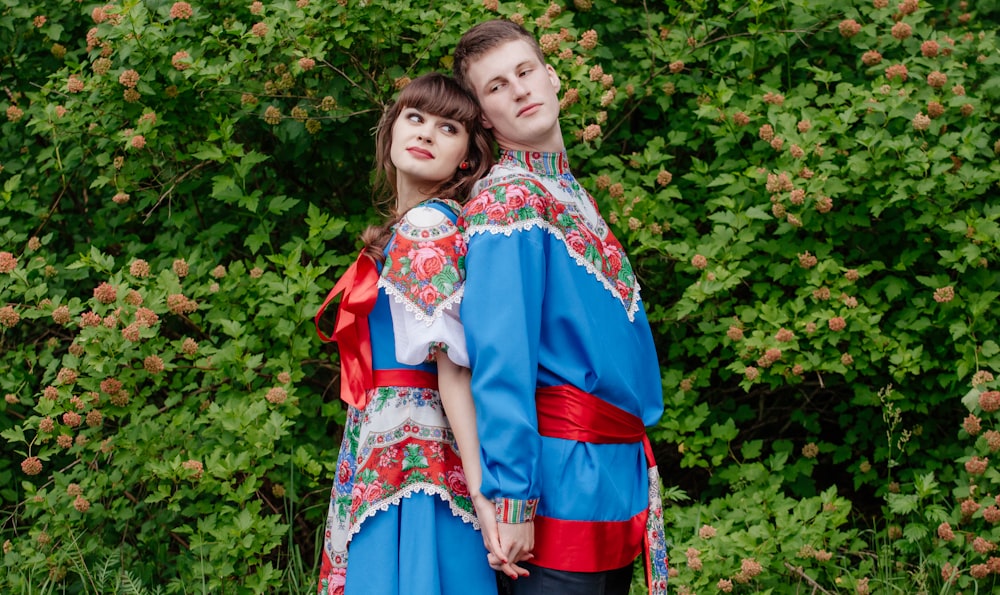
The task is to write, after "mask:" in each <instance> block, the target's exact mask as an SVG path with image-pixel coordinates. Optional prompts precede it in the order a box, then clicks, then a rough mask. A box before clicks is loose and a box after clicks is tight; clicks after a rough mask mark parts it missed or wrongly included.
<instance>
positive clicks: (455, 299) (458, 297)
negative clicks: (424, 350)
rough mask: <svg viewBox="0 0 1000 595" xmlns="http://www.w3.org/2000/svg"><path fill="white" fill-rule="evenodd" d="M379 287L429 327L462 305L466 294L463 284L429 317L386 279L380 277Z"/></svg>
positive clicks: (436, 307) (435, 308)
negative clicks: (446, 311) (447, 312)
mask: <svg viewBox="0 0 1000 595" xmlns="http://www.w3.org/2000/svg"><path fill="white" fill-rule="evenodd" d="M378 286H379V288H381V289H384V290H385V293H386V295H388V296H389V297H391V298H392V299H393V300H395V302H396V303H397V304H403V305H404V306H406V311H407V312H410V313H412V314H413V317H414V318H416V319H417V320H418V321H420V322H423V323H424V324H425V325H427V326H431V325H432V324H434V321H435V320H437V319H438V318H441V317H442V316H443V315H444V311H445V310H450V309H451V308H452V307H453V306H455V305H456V304H459V303H461V301H462V295H463V294H464V293H465V292H464V291H463V289H464V288H465V285H464V284H461V285H460V286H459V288H458V289H457V290H456V291H455V293H453V294H451V295H450V296H448V299H446V300H444V301H443V302H441V303H440V304H438V305H437V306H435V307H434V311H433V312H432V313H431V314H430V315H429V316H428V315H427V313H426V312H424V311H423V309H421V308H420V306H418V305H417V304H416V303H415V302H414V301H413V300H411V299H409V298H408V297H407V296H406V294H404V293H403V292H401V291H399V289H397V288H396V286H394V285H393V284H392V283H391V282H389V281H386V279H385V277H379V279H378Z"/></svg>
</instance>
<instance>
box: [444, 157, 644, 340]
mask: <svg viewBox="0 0 1000 595" xmlns="http://www.w3.org/2000/svg"><path fill="white" fill-rule="evenodd" d="M489 182H490V185H489V186H485V187H484V188H483V189H482V190H481V191H480V192H479V193H478V194H477V195H476V196H475V198H473V199H472V200H471V201H470V202H469V203H468V204H467V205H466V206H465V209H464V211H463V214H462V222H461V225H462V226H463V228H464V230H465V233H466V234H467V236H468V237H470V238H471V237H472V236H474V235H476V234H479V233H491V234H497V233H502V234H505V235H508V236H509V235H511V233H513V232H514V231H522V230H527V229H531V228H532V227H539V228H541V229H544V230H546V231H548V232H549V233H550V234H552V235H553V236H555V237H556V238H558V239H559V240H560V241H561V242H562V243H563V244H564V245H565V246H566V249H567V251H568V252H569V255H570V256H571V257H572V258H573V259H574V260H575V261H576V262H577V264H579V265H580V266H582V267H584V268H585V269H586V270H587V272H588V273H590V274H591V275H593V276H594V278H595V279H596V280H597V281H598V282H600V283H601V284H602V285H603V286H604V288H605V289H607V290H608V291H609V292H611V293H612V295H614V296H615V297H616V298H617V299H618V300H619V301H620V302H621V304H622V306H623V307H624V308H625V312H626V314H627V315H628V318H629V320H632V321H634V319H635V318H634V317H635V313H636V312H637V311H638V310H639V300H640V298H639V283H638V280H637V279H636V276H635V272H634V271H633V270H632V264H631V263H630V262H629V260H628V257H627V256H626V254H625V250H624V249H623V248H622V245H621V244H620V243H619V242H618V239H617V238H615V236H614V234H612V233H611V231H610V230H609V229H607V228H606V226H604V225H601V226H600V228H598V229H597V230H596V231H595V230H594V229H592V227H591V226H590V225H588V224H587V221H586V219H585V218H584V216H583V214H582V213H581V212H580V209H579V208H577V207H576V206H575V205H574V204H572V203H568V202H564V201H560V200H558V199H557V198H555V197H554V196H553V195H552V194H551V193H550V192H549V191H548V190H547V189H546V187H545V185H544V184H543V183H542V182H541V180H539V179H536V178H535V177H534V176H532V175H531V174H530V173H527V172H519V173H517V174H514V175H507V176H503V177H500V178H494V179H491V180H489ZM588 200H589V197H588ZM599 232H604V233H603V235H602V234H601V233H599Z"/></svg>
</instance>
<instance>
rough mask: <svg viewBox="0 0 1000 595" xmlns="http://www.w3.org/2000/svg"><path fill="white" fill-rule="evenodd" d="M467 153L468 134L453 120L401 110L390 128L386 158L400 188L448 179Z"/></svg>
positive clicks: (409, 109)
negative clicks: (390, 140)
mask: <svg viewBox="0 0 1000 595" xmlns="http://www.w3.org/2000/svg"><path fill="white" fill-rule="evenodd" d="M468 150H469V131H468V130H466V129H465V126H463V125H462V123H461V122H458V121H457V120H453V119H451V118H442V117H439V116H436V115H434V114H431V113H428V112H425V111H422V110H418V109H416V108H411V107H404V108H403V109H402V110H401V111H400V113H399V116H397V117H396V121H395V122H393V124H392V148H391V149H390V151H389V157H390V159H391V160H392V164H393V165H394V166H395V168H396V180H397V185H398V186H399V187H400V188H405V187H422V186H427V185H429V184H432V185H437V184H439V183H441V182H444V181H446V180H449V179H451V177H452V176H454V175H455V172H456V170H458V166H459V164H460V163H461V162H462V161H463V160H464V159H465V158H466V155H467V154H468Z"/></svg>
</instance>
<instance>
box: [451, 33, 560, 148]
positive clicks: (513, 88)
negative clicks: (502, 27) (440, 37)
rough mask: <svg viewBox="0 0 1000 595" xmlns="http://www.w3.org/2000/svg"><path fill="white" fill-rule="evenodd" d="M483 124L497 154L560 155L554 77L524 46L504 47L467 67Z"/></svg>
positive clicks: (520, 43) (517, 43)
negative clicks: (501, 150)
mask: <svg viewBox="0 0 1000 595" xmlns="http://www.w3.org/2000/svg"><path fill="white" fill-rule="evenodd" d="M467 77H468V80H469V83H470V84H471V85H472V89H473V90H474V91H475V93H476V98H477V99H478V100H479V104H480V105H481V106H482V109H483V121H484V124H485V125H486V127H487V128H490V129H492V130H493V135H494V137H495V138H496V140H497V143H498V144H499V145H500V147H501V148H504V149H513V150H521V151H550V152H554V151H561V150H563V148H564V147H565V145H564V144H563V138H562V131H561V129H560V128H559V96H558V92H559V86H560V83H559V77H558V76H557V75H556V72H555V70H554V69H553V68H552V67H551V66H549V65H548V64H544V63H543V62H541V61H540V60H539V58H538V55H537V54H536V53H535V51H534V49H533V48H532V47H531V45H530V44H529V43H528V42H527V41H523V40H516V41H508V42H507V43H504V44H502V45H499V46H497V47H495V48H493V49H492V50H490V51H488V52H486V53H485V54H483V55H482V56H480V57H478V58H477V59H475V61H473V62H471V63H470V64H469V66H468V70H467Z"/></svg>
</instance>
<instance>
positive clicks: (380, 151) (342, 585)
mask: <svg viewBox="0 0 1000 595" xmlns="http://www.w3.org/2000/svg"><path fill="white" fill-rule="evenodd" d="M492 155H493V151H492V145H491V137H490V136H489V135H488V133H487V132H486V131H485V130H484V129H483V127H482V124H481V122H480V113H479V108H478V106H477V104H476V102H475V101H474V100H473V99H472V98H471V97H470V96H469V95H468V94H467V93H466V92H465V91H463V90H462V89H461V87H459V86H458V85H457V84H456V83H455V82H454V81H453V80H452V79H451V78H449V77H446V76H444V75H441V74H429V75H425V76H422V77H419V78H417V79H415V80H413V81H412V82H411V83H409V84H408V85H407V86H406V87H405V88H404V89H403V91H402V92H401V93H400V96H399V98H398V100H397V101H396V103H395V104H394V105H392V106H391V108H390V109H389V110H388V111H386V113H385V114H384V115H383V117H382V119H381V121H380V123H379V125H378V128H377V131H376V166H377V167H376V174H377V175H378V176H379V177H380V180H379V181H380V182H381V184H380V185H381V186H382V187H383V188H384V189H386V190H387V191H388V192H387V194H388V195H389V196H390V197H391V199H392V200H394V201H395V205H394V208H393V209H392V210H393V216H392V217H391V218H390V220H389V222H388V223H386V224H385V225H382V226H374V227H370V228H369V229H368V230H366V231H365V233H364V234H363V236H362V239H363V241H364V244H365V247H364V249H363V251H362V253H361V255H360V256H359V257H358V260H357V261H356V262H355V264H354V265H353V266H352V267H351V268H350V269H349V270H348V271H347V273H346V274H345V275H344V277H342V278H341V280H340V281H339V282H338V283H337V286H336V287H334V289H333V291H331V292H330V295H329V296H328V297H327V299H326V302H325V303H324V304H323V307H322V308H321V309H320V311H319V312H318V313H317V315H316V322H317V331H318V332H319V325H318V323H319V319H320V317H321V316H322V314H323V310H324V309H325V308H326V306H327V305H328V304H329V303H330V301H331V300H332V299H333V298H334V297H335V296H336V295H339V294H341V293H343V298H342V300H341V305H340V309H339V312H338V315H337V322H336V329H335V331H334V339H333V340H336V341H337V342H338V343H339V346H340V353H341V370H342V373H341V398H343V399H344V400H345V401H346V402H347V403H348V405H349V407H348V413H347V423H346V426H345V429H344V440H343V443H342V445H341V449H340V455H339V457H338V460H337V477H336V480H335V482H334V486H333V491H332V494H331V499H330V509H329V517H328V519H327V525H326V534H325V540H324V545H323V559H322V568H321V571H320V580H319V591H320V593H323V594H335V593H336V594H340V593H346V595H410V594H412V595H434V594H440V595H452V594H454V595H459V594H462V595H465V594H471V595H478V594H488V595H495V594H496V583H495V577H494V573H493V571H492V570H491V569H490V567H489V566H488V565H487V563H486V549H485V547H484V545H483V539H482V537H481V536H480V533H479V531H478V522H477V519H476V515H475V507H476V506H477V505H478V506H480V507H482V509H483V510H492V504H490V503H488V502H485V500H484V499H483V498H482V496H481V495H479V494H478V493H477V492H478V486H479V483H480V480H479V477H481V476H480V475H479V464H478V443H477V442H475V419H474V417H473V410H472V408H471V396H470V395H469V392H468V373H467V370H465V369H464V368H462V367H461V366H468V355H467V353H466V347H465V338H464V333H463V330H462V327H461V324H460V323H459V321H458V302H459V301H460V299H461V290H462V279H463V277H464V272H463V267H462V260H463V258H464V251H465V246H464V244H463V242H462V236H461V234H460V233H459V232H458V229H457V227H456V226H455V220H456V218H457V214H458V211H459V205H458V203H457V202H456V201H459V200H462V201H464V200H465V199H466V198H467V196H468V192H469V189H470V188H471V186H472V184H474V183H475V182H476V180H478V179H479V178H480V177H482V175H483V174H484V173H485V172H486V171H487V170H488V169H489V167H490V166H491V165H492V162H493V156H492ZM320 337H321V338H323V339H324V340H329V339H328V338H327V337H325V336H324V335H323V333H322V332H320ZM439 386H440V393H439ZM442 396H443V397H444V398H445V400H449V399H450V400H451V401H455V402H456V403H458V405H457V406H455V407H453V409H454V410H453V411H452V410H450V411H449V413H452V415H450V416H449V417H450V418H451V420H452V422H453V424H454V426H455V428H454V431H453V429H452V427H450V426H449V421H448V418H446V416H445V411H444V407H443V405H442ZM463 404H464V406H463ZM459 445H461V448H462V451H464V453H465V454H466V455H467V456H466V461H465V462H466V467H467V468H466V470H467V471H468V472H469V475H470V477H469V478H468V480H467V478H466V474H465V472H464V471H463V465H462V463H463V461H462V459H461V458H460V454H459V449H458V446H459ZM469 486H473V489H472V490H470V489H469ZM474 499H476V500H477V502H475V503H474V501H473V500H474ZM489 520H491V521H493V519H492V518H491V519H489Z"/></svg>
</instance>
